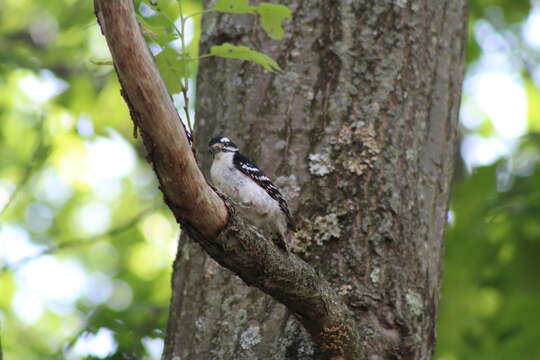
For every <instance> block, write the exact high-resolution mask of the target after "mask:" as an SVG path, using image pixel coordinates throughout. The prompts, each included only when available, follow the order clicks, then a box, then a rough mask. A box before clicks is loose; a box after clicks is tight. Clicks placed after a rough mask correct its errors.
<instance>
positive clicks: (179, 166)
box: [95, 0, 360, 359]
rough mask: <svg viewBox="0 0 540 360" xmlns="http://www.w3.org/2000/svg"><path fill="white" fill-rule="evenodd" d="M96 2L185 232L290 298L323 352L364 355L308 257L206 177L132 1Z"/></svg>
mask: <svg viewBox="0 0 540 360" xmlns="http://www.w3.org/2000/svg"><path fill="white" fill-rule="evenodd" d="M95 7H96V16H97V18H98V21H99V24H100V27H101V30H102V32H103V34H104V35H105V37H106V39H107V44H108V46H109V49H110V50H111V55H112V58H113V62H114V65H115V68H116V71H117V74H118V77H119V80H120V83H121V85H122V95H123V97H124V99H125V101H126V103H127V104H128V106H129V109H130V114H131V118H132V120H133V122H134V125H135V129H136V130H137V129H139V131H140V133H141V135H142V138H143V141H144V145H145V148H146V150H147V151H148V154H147V158H148V160H149V161H150V162H152V164H153V167H154V171H155V172H156V175H157V177H158V180H159V183H160V188H161V190H162V192H163V195H164V199H165V201H166V203H167V205H168V206H169V208H170V209H171V211H172V212H173V214H174V215H175V217H176V219H177V221H178V222H179V223H180V224H182V229H183V230H184V232H185V233H187V234H189V236H190V237H191V238H192V239H193V240H195V241H196V242H197V243H198V244H199V245H200V246H201V247H202V248H203V249H204V250H205V251H206V252H207V253H208V254H209V255H210V256H211V257H212V258H213V259H214V260H216V261H217V262H218V263H219V264H221V265H222V266H224V267H226V268H227V269H229V270H231V271H233V272H234V273H235V274H237V275H238V276H239V277H240V278H241V279H242V280H243V281H244V282H245V283H246V284H249V285H252V286H255V287H257V288H259V289H260V290H262V291H264V292H265V293H267V294H269V295H270V296H272V297H273V298H275V299H277V300H278V301H279V302H281V303H282V304H284V305H286V306H287V307H288V309H290V311H291V312H292V313H294V314H295V316H296V317H297V318H298V319H299V321H300V323H301V324H302V325H303V326H304V328H305V329H306V330H307V331H308V332H309V334H310V335H311V336H312V338H313V340H314V341H315V342H316V343H317V344H318V345H319V348H320V349H321V350H322V351H323V352H324V356H325V357H327V358H334V359H337V358H343V357H346V358H356V357H357V356H359V348H360V337H359V332H358V330H357V327H356V324H355V323H354V321H353V317H352V313H351V311H350V309H349V308H348V307H347V306H346V304H345V302H344V301H343V300H342V299H341V297H340V296H339V295H338V293H337V291H336V290H335V289H334V288H333V287H332V286H331V285H330V284H329V282H328V281H327V280H326V279H324V277H322V276H321V274H320V273H318V272H317V271H316V270H315V269H314V268H313V267H312V266H310V265H309V264H308V263H306V262H305V261H303V260H301V259H300V258H299V257H297V256H293V255H290V254H289V253H288V252H284V251H281V250H279V249H277V248H276V247H275V246H274V245H273V243H272V242H271V241H270V240H268V239H266V238H265V237H264V236H262V235H261V234H260V233H259V232H258V231H257V230H256V229H255V228H254V227H252V226H246V225H245V224H244V222H243V220H242V219H241V218H239V217H238V216H236V215H235V213H234V210H233V208H232V206H231V205H230V204H228V203H227V202H226V201H224V199H222V198H220V196H219V195H218V194H217V193H216V192H215V191H214V190H213V189H212V188H211V187H210V186H209V185H208V184H207V182H206V180H205V178H204V177H203V176H202V173H201V171H200V169H199V167H198V164H197V162H196V160H195V157H194V153H193V152H192V150H191V147H190V144H188V141H187V137H186V134H185V129H183V128H182V126H181V123H180V121H179V118H178V114H177V113H176V110H175V109H174V107H173V105H172V102H171V98H170V96H169V95H168V94H167V92H166V90H165V86H164V83H163V81H162V79H161V78H160V76H159V73H158V71H157V68H156V66H155V64H154V61H153V60H152V57H151V56H150V53H149V51H148V49H147V47H146V44H145V41H144V39H143V37H142V33H141V30H140V28H139V25H138V23H137V20H136V18H135V13H134V8H133V3H132V1H131V0H114V1H110V0H95ZM174 326H178V323H177V322H174V321H172V322H171V331H169V333H170V334H171V336H173V338H174V336H176V334H177V333H178V332H177V331H174ZM175 357H176V355H174V356H173V358H175Z"/></svg>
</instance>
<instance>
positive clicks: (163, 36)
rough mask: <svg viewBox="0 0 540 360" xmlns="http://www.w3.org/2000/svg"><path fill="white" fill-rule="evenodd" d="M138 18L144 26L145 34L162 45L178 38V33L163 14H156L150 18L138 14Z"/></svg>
mask: <svg viewBox="0 0 540 360" xmlns="http://www.w3.org/2000/svg"><path fill="white" fill-rule="evenodd" d="M137 20H138V21H139V24H141V26H142V32H143V35H144V36H146V37H148V38H150V39H152V40H153V41H155V42H156V43H158V44H159V45H161V46H165V45H166V44H168V43H169V42H171V41H173V40H175V39H177V38H178V35H177V33H176V32H174V31H172V29H171V26H170V24H169V23H168V22H167V20H166V19H164V18H163V17H162V16H154V17H152V18H149V19H145V18H143V17H142V16H137Z"/></svg>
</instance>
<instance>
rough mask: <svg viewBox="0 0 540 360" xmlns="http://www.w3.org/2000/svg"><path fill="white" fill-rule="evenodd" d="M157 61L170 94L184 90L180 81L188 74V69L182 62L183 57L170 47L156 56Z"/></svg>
mask: <svg viewBox="0 0 540 360" xmlns="http://www.w3.org/2000/svg"><path fill="white" fill-rule="evenodd" d="M155 59H156V64H157V66H158V68H159V72H160V73H161V77H162V78H163V81H165V85H166V86H167V90H168V91H169V93H171V94H176V93H179V92H180V91H181V90H182V87H181V83H180V81H181V79H182V78H183V77H185V76H186V75H187V73H188V67H187V66H186V63H185V62H184V61H183V60H182V56H181V55H180V54H179V53H177V52H176V51H174V50H173V49H171V48H170V47H166V48H165V49H163V51H161V52H160V53H159V54H157V55H156V57H155Z"/></svg>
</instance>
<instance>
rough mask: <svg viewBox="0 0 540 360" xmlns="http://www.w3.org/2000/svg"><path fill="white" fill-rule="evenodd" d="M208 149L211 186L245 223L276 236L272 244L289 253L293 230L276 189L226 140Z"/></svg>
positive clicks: (214, 142) (221, 138)
mask: <svg viewBox="0 0 540 360" xmlns="http://www.w3.org/2000/svg"><path fill="white" fill-rule="evenodd" d="M208 147H209V149H210V152H211V153H212V154H213V161H212V165H211V167H210V178H211V180H212V183H213V184H214V185H215V186H216V188H217V189H218V190H219V191H220V192H222V193H223V194H225V195H226V196H227V197H229V198H230V199H231V200H232V202H233V203H234V204H235V205H237V207H238V211H239V213H240V214H241V215H242V216H243V217H244V218H245V219H247V220H248V222H250V223H251V224H253V225H255V226H256V227H258V228H262V229H263V230H269V231H270V232H271V233H272V235H275V234H277V236H278V237H277V238H275V237H273V241H274V243H275V244H276V245H277V246H278V247H280V248H281V249H283V250H284V251H285V252H289V246H288V240H287V237H288V234H289V231H293V232H294V231H296V226H295V223H294V219H293V217H292V216H291V213H290V211H289V207H288V205H287V201H286V200H285V199H284V197H283V195H282V194H281V192H280V191H279V189H278V188H277V187H276V186H275V185H274V184H273V183H272V181H271V180H270V179H269V178H268V176H266V175H265V174H264V173H263V171H262V170H261V169H260V168H259V167H258V166H257V165H255V163H254V162H252V161H251V160H249V159H248V158H247V157H246V156H244V155H243V154H242V153H241V152H240V150H239V149H238V147H237V146H236V145H235V144H234V143H233V142H232V141H231V140H230V139H229V138H228V137H225V136H217V137H214V138H212V139H211V140H210V142H209V143H208Z"/></svg>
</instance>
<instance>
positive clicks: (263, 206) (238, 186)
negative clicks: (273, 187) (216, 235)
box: [210, 152, 281, 221]
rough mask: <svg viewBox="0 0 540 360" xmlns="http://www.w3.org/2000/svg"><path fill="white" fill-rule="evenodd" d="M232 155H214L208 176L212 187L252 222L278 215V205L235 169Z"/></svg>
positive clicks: (226, 153) (228, 153)
mask: <svg viewBox="0 0 540 360" xmlns="http://www.w3.org/2000/svg"><path fill="white" fill-rule="evenodd" d="M233 156H234V153H231V152H224V153H218V154H216V156H215V158H214V162H213V163H212V167H211V168H210V176H211V178H212V182H213V183H214V185H215V186H216V187H217V188H218V189H219V190H220V191H221V192H223V193H224V194H225V195H227V196H228V197H230V198H231V200H233V201H234V202H236V203H237V205H239V206H240V209H239V210H240V211H241V212H242V213H244V214H245V215H246V216H247V217H248V218H251V219H252V220H257V221H262V219H260V218H259V217H260V216H264V217H266V216H270V217H273V216H275V215H277V214H280V213H281V211H280V208H279V204H278V202H277V201H276V200H274V199H272V197H270V195H268V193H267V192H266V191H265V190H264V189H263V188H261V187H260V186H259V185H258V184H257V183H255V182H254V181H253V180H252V179H250V178H249V177H248V176H247V175H245V174H243V173H242V172H241V171H240V170H238V169H236V168H235V167H234V164H233Z"/></svg>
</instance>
